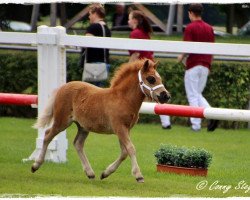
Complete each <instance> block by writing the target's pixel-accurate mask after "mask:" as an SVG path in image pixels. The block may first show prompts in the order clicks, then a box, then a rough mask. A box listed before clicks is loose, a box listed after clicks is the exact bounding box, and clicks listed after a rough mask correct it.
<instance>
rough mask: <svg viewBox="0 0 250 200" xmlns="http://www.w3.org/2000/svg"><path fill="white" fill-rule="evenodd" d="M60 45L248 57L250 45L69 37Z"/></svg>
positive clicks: (64, 38) (62, 40)
mask: <svg viewBox="0 0 250 200" xmlns="http://www.w3.org/2000/svg"><path fill="white" fill-rule="evenodd" d="M60 44H61V45H66V46H79V47H80V46H83V47H95V48H109V49H123V50H145V51H146V50H150V51H156V52H171V53H199V54H213V55H232V56H235V55H237V56H250V44H229V43H207V42H184V41H165V40H142V39H125V38H103V37H91V36H70V35H66V36H63V37H61V41H60Z"/></svg>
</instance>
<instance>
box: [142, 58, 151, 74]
mask: <svg viewBox="0 0 250 200" xmlns="http://www.w3.org/2000/svg"><path fill="white" fill-rule="evenodd" d="M142 68H143V71H144V72H146V71H148V68H149V60H145V62H144V64H143V67H142Z"/></svg>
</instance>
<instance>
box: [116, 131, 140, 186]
mask: <svg viewBox="0 0 250 200" xmlns="http://www.w3.org/2000/svg"><path fill="white" fill-rule="evenodd" d="M117 135H118V137H119V140H120V141H121V143H122V144H123V145H124V147H125V149H126V150H127V153H128V155H129V156H130V159H131V165H132V174H133V176H134V177H135V178H136V180H137V182H138V183H144V178H143V176H142V173H141V170H140V168H139V165H138V163H137V159H136V150H135V147H134V145H133V143H132V142H131V140H130V137H129V130H128V129H127V128H126V127H122V128H120V129H118V131H117Z"/></svg>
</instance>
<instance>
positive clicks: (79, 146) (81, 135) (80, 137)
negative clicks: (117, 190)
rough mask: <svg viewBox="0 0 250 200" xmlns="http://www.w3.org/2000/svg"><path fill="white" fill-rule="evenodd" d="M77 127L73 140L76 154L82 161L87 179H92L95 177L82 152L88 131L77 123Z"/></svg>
mask: <svg viewBox="0 0 250 200" xmlns="http://www.w3.org/2000/svg"><path fill="white" fill-rule="evenodd" d="M77 127H78V132H77V135H76V137H75V140H74V146H75V148H76V151H77V153H78V156H79V158H80V160H81V162H82V167H83V169H84V171H85V173H86V175H87V176H88V178H89V179H94V178H95V173H94V171H93V169H92V167H91V165H90V163H89V161H88V158H87V156H86V154H85V152H84V149H83V147H84V142H85V140H86V138H87V137H88V135H89V132H87V131H85V130H84V129H83V128H82V127H80V125H79V124H77Z"/></svg>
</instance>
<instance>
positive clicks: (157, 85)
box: [138, 60, 171, 103]
mask: <svg viewBox="0 0 250 200" xmlns="http://www.w3.org/2000/svg"><path fill="white" fill-rule="evenodd" d="M156 68H157V63H154V62H153V61H151V60H145V61H144V64H143V66H142V67H141V69H140V70H139V72H138V78H139V84H140V88H141V90H142V92H143V93H144V94H145V95H146V96H148V97H149V98H151V99H152V100H154V101H156V102H160V103H167V102H168V101H169V99H170V97H171V96H170V94H169V92H168V91H167V90H166V88H165V87H164V85H163V84H162V80H161V77H160V75H159V74H158V72H157V71H156Z"/></svg>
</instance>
